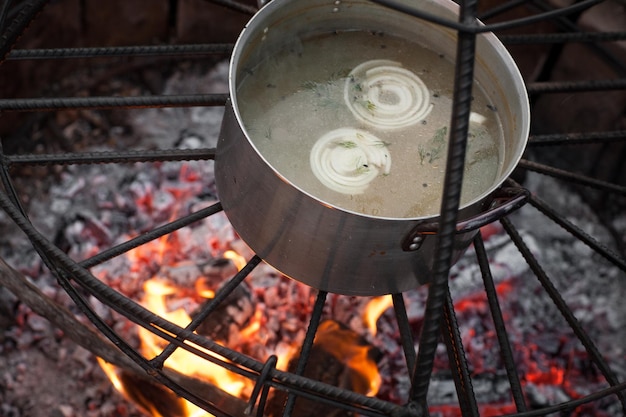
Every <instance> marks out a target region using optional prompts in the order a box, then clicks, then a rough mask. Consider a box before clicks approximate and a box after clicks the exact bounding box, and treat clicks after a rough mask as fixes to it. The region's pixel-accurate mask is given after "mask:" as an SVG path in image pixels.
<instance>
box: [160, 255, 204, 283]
mask: <svg viewBox="0 0 626 417" xmlns="http://www.w3.org/2000/svg"><path fill="white" fill-rule="evenodd" d="M159 274H160V275H162V276H163V277H165V278H167V279H169V280H170V281H172V282H173V283H175V284H176V285H178V286H180V287H185V288H192V287H193V285H194V283H195V282H196V280H197V279H198V277H199V276H200V275H202V273H201V272H200V266H199V265H198V264H197V263H196V262H194V261H182V262H178V263H176V264H174V265H171V266H169V265H166V266H164V267H162V268H161V270H160V271H159Z"/></svg>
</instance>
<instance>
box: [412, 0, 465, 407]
mask: <svg viewBox="0 0 626 417" xmlns="http://www.w3.org/2000/svg"><path fill="white" fill-rule="evenodd" d="M476 8H477V1H476V0H467V1H464V2H462V7H461V14H460V16H459V22H461V23H462V24H465V25H471V24H476V19H475V16H476ZM475 49H476V35H475V34H472V33H465V32H459V33H458V41H457V56H456V65H455V75H454V77H455V78H454V94H453V106H452V116H451V122H450V145H449V148H448V156H447V164H446V174H445V177H444V186H443V196H442V203H441V210H440V215H441V221H440V224H441V228H440V230H439V234H438V235H437V237H438V239H437V242H436V247H435V258H434V267H433V274H432V280H431V283H430V287H429V291H428V298H427V301H426V307H425V311H424V325H423V327H422V333H421V334H420V338H419V350H418V353H417V359H416V363H415V369H414V370H413V375H412V380H411V382H412V386H411V393H410V397H411V400H412V401H414V402H416V403H418V404H420V405H421V406H422V407H423V408H424V409H426V407H427V405H426V397H427V394H428V387H429V384H430V378H431V375H432V372H433V366H434V358H435V353H436V349H437V344H438V341H439V336H440V335H441V321H442V316H443V310H444V303H445V300H446V294H447V291H448V282H447V281H448V275H449V273H450V267H451V264H452V252H453V250H454V241H455V239H454V236H455V233H456V223H457V217H458V210H459V203H460V197H461V187H462V183H463V171H464V167H465V148H466V144H467V132H468V128H469V114H470V107H471V102H472V84H473V80H474V59H475Z"/></svg>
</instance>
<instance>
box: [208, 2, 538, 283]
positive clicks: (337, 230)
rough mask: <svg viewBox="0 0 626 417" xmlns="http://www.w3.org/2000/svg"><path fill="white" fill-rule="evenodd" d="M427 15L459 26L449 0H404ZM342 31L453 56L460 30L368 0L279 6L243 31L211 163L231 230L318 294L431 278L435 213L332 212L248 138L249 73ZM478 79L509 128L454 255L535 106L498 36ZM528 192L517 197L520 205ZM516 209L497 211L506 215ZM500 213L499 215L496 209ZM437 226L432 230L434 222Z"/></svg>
mask: <svg viewBox="0 0 626 417" xmlns="http://www.w3.org/2000/svg"><path fill="white" fill-rule="evenodd" d="M405 3H407V4H410V5H412V6H415V5H417V6H418V7H420V8H421V9H422V10H424V11H426V12H429V13H432V14H435V15H438V16H442V17H446V18H448V19H452V20H456V19H457V14H458V7H457V5H456V4H454V3H453V2H452V1H448V0H419V1H415V0H406V1H405ZM337 30H367V31H383V32H386V33H391V34H394V35H396V36H401V37H404V38H405V39H412V40H419V42H420V43H422V44H424V45H426V46H427V47H428V46H430V47H431V48H433V49H434V48H435V47H436V48H437V50H443V51H447V52H446V53H447V54H448V55H449V56H454V51H455V50H456V32H455V31H453V30H450V29H447V28H444V27H442V26H439V25H436V24H433V23H429V22H426V21H423V20H420V19H415V18H413V17H410V16H408V15H405V14H402V13H399V12H396V11H393V10H391V9H388V8H384V7H381V6H378V5H376V4H374V3H371V2H368V1H363V0H341V1H336V0H306V1H301V0H273V1H272V2H270V3H268V4H267V5H266V6H264V7H263V9H261V10H260V11H259V13H257V14H256V15H255V16H254V17H253V18H252V20H251V21H250V22H249V23H248V25H247V26H246V28H245V29H244V30H243V32H242V33H241V35H240V37H239V39H238V41H237V43H236V45H235V49H234V52H233V55H232V59H231V64H230V74H229V76H230V80H229V82H230V101H229V103H228V104H227V106H226V113H225V116H224V119H223V124H222V130H221V134H220V138H219V143H218V147H217V155H216V159H215V163H216V167H215V171H216V181H217V186H218V192H219V197H220V200H221V202H222V205H223V207H224V210H225V212H226V215H227V216H228V218H229V220H230V221H231V223H232V225H233V227H234V228H235V230H236V231H237V232H238V233H239V235H240V236H241V238H242V239H243V240H244V241H245V242H247V243H248V245H249V246H250V247H251V248H252V249H253V250H254V251H255V252H256V253H257V254H258V255H259V256H260V257H261V258H263V259H264V260H265V261H266V262H267V263H269V264H270V265H272V266H274V267H275V268H277V269H278V270H280V271H281V272H282V273H284V274H285V275H287V276H290V277H292V278H294V279H296V280H299V281H301V282H304V283H306V284H308V285H310V286H313V287H315V288H319V289H322V290H326V291H330V292H336V293H342V294H351V295H381V294H388V293H398V292H402V291H406V290H408V289H411V288H415V287H416V286H418V285H420V284H424V283H426V282H428V280H429V276H430V274H431V272H430V271H431V269H432V258H433V253H434V250H435V249H434V248H435V239H436V236H434V235H436V222H437V216H429V217H420V218H411V219H407V218H381V217H373V216H366V215H360V214H356V213H353V212H349V211H347V210H343V209H341V208H338V207H334V206H332V205H330V204H328V203H327V202H324V201H322V200H320V199H318V198H317V197H315V196H313V195H310V194H308V193H306V192H304V191H302V190H301V189H299V188H298V187H297V186H295V185H294V184H292V183H291V182H290V181H289V180H287V179H285V178H284V176H283V175H281V173H280V172H278V171H277V170H276V169H275V168H274V167H273V166H271V164H269V163H268V162H267V160H266V159H265V158H264V157H263V156H262V155H261V154H260V153H259V151H258V150H257V148H256V146H255V145H254V143H253V141H251V139H250V136H249V132H246V130H245V128H244V127H243V126H244V121H243V120H242V116H241V113H240V108H241V107H240V106H242V104H245V103H239V102H238V91H237V88H238V85H239V81H240V79H241V78H242V73H243V71H245V70H246V68H252V67H254V66H255V65H256V64H257V63H258V62H259V61H260V60H261V59H263V57H264V56H266V55H267V54H272V53H274V52H275V51H277V50H278V49H280V48H281V47H282V46H283V45H284V44H285V42H288V41H289V40H291V39H293V38H294V37H303V36H309V35H311V34H318V33H332V32H333V31H337ZM475 77H476V79H477V81H478V82H479V83H480V84H481V85H482V86H483V87H486V89H487V91H486V93H487V95H488V96H489V97H490V100H491V101H492V102H493V103H494V105H495V106H497V108H498V111H499V113H500V117H501V119H502V125H503V129H504V132H505V145H504V146H505V149H504V164H503V166H502V169H501V170H500V173H499V175H498V179H497V180H496V181H495V182H494V183H493V186H492V187H491V188H490V189H489V190H487V191H486V192H485V193H483V194H482V195H480V196H479V197H477V198H476V199H474V200H473V201H471V202H469V203H468V204H466V205H464V206H463V207H462V208H461V211H460V213H459V216H460V219H463V220H464V222H463V223H462V224H463V225H464V226H459V228H460V232H459V233H458V235H457V238H456V248H455V254H456V257H457V258H458V256H460V255H461V254H462V253H463V251H464V250H465V249H466V248H467V247H468V246H469V244H470V242H471V240H472V238H473V237H474V235H475V233H476V230H477V225H480V224H481V222H480V219H476V218H475V217H474V216H477V215H478V216H481V215H482V216H483V217H484V214H481V213H484V212H485V210H487V209H489V208H490V205H491V204H492V202H493V193H494V190H496V189H498V188H499V187H500V185H501V184H502V182H503V181H504V180H505V179H506V178H507V177H508V176H509V175H510V173H511V172H512V171H513V169H514V168H515V166H516V164H517V162H518V161H519V158H520V157H521V155H522V152H523V150H524V148H525V145H526V140H527V137H528V130H529V121H530V116H529V105H528V100H527V95H526V90H525V87H524V83H523V80H522V77H521V75H520V74H519V71H518V70H517V67H516V66H515V63H514V62H513V60H512V58H511V57H510V55H509V54H508V53H507V51H506V50H505V48H504V47H503V45H502V44H501V43H500V42H499V41H498V40H497V39H496V37H495V36H494V35H492V34H484V35H480V36H479V37H478V44H477V59H476V67H475ZM523 198H524V196H523V195H517V196H516V197H515V199H516V202H520V201H521V200H522V199H523ZM515 205H516V203H513V204H508V205H506V206H504V208H502V207H503V206H500V207H501V208H500V209H499V210H509V209H511V207H514V206H515ZM496 210H498V209H496ZM433 225H435V226H433Z"/></svg>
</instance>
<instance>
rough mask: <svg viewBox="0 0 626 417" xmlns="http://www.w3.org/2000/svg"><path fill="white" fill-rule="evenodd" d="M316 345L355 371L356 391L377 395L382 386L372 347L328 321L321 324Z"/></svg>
mask: <svg viewBox="0 0 626 417" xmlns="http://www.w3.org/2000/svg"><path fill="white" fill-rule="evenodd" d="M315 344H316V345H320V346H322V347H323V348H324V350H326V351H327V352H328V353H330V354H332V355H333V356H334V357H335V358H337V359H338V360H340V361H342V362H343V363H344V364H345V365H346V366H347V367H348V368H350V369H351V370H352V371H353V374H352V376H351V378H350V379H351V384H352V389H353V390H354V391H356V392H360V393H362V394H365V395H376V393H377V392H378V390H379V388H380V384H381V377H380V373H379V372H378V366H377V365H376V362H375V361H374V360H373V358H372V357H371V356H372V355H371V353H372V347H371V346H369V345H368V344H365V343H363V342H362V340H361V339H360V337H359V335H358V334H357V333H355V332H353V331H352V330H350V329H348V328H347V327H344V326H342V325H341V324H339V323H337V322H335V321H332V320H327V321H324V322H322V323H321V324H320V326H319V328H318V331H317V335H316V336H315Z"/></svg>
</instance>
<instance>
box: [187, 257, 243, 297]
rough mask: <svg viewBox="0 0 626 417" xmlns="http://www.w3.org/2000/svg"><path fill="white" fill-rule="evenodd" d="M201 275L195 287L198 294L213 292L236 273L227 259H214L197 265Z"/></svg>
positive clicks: (235, 269)
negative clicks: (207, 291)
mask: <svg viewBox="0 0 626 417" xmlns="http://www.w3.org/2000/svg"><path fill="white" fill-rule="evenodd" d="M198 267H199V268H200V272H201V274H198V275H199V276H200V277H199V278H198V279H197V281H196V283H195V285H196V289H197V291H198V293H201V292H204V291H206V290H210V291H215V290H216V289H217V288H219V286H220V285H222V283H223V282H225V281H226V280H228V279H229V278H231V277H233V276H234V275H235V274H236V273H237V268H236V267H235V265H234V264H233V262H232V261H231V260H229V259H224V258H220V259H214V260H211V261H209V262H206V263H201V264H198Z"/></svg>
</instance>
